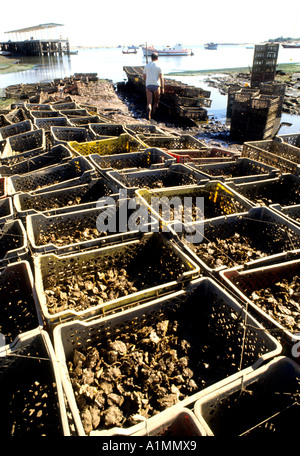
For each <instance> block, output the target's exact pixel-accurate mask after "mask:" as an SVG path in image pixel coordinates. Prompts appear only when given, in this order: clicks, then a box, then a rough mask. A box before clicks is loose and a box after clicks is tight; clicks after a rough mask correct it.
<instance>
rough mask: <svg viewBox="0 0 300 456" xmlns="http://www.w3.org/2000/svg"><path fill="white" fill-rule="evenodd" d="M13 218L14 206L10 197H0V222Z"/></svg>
mask: <svg viewBox="0 0 300 456" xmlns="http://www.w3.org/2000/svg"><path fill="white" fill-rule="evenodd" d="M13 218H14V207H13V201H12V198H11V197H9V196H8V197H6V198H2V199H0V223H3V222H4V221H6V220H12V219H13Z"/></svg>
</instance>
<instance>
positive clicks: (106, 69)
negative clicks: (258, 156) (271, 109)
mask: <svg viewBox="0 0 300 456" xmlns="http://www.w3.org/2000/svg"><path fill="white" fill-rule="evenodd" d="M186 47H190V48H192V50H193V52H194V55H193V56H187V57H173V56H172V57H160V59H159V62H160V65H161V67H162V70H163V73H164V74H165V75H166V76H167V77H169V78H173V79H176V80H180V81H182V82H185V83H187V84H190V85H194V86H196V87H202V88H203V89H206V90H209V91H210V92H211V99H212V105H211V108H209V109H208V115H209V116H210V117H214V118H215V119H217V120H219V121H220V122H222V123H223V122H225V117H226V106H227V96H224V95H221V94H220V93H219V91H218V90H217V89H215V88H212V87H208V86H207V85H206V84H205V83H204V80H205V79H206V76H205V75H203V74H195V75H184V72H196V71H201V70H208V69H220V68H236V67H247V66H248V67H249V68H250V67H251V65H252V61H253V53H254V49H247V48H246V46H245V45H219V46H218V49H217V50H205V49H204V48H203V46H186ZM22 62H23V63H30V64H34V65H35V67H34V68H33V69H31V70H27V71H21V72H17V73H9V74H3V75H0V90H1V88H2V89H3V88H5V87H7V86H9V85H13V84H20V83H24V84H28V83H34V82H41V81H52V80H53V79H55V78H64V77H66V76H71V75H72V74H74V73H97V74H98V76H99V77H100V78H103V79H109V80H111V81H112V82H113V83H117V82H120V81H126V74H125V73H124V71H123V67H124V66H141V65H145V63H146V58H145V57H144V56H143V54H142V51H141V49H139V50H138V52H137V54H122V49H121V48H99V49H79V51H78V55H70V56H63V57H59V56H57V57H53V56H52V57H24V58H22ZM277 62H278V63H297V62H300V49H284V48H281V47H280V48H279V55H278V60H277ZM174 72H176V73H181V72H182V75H178V74H177V75H176V76H171V75H168V74H169V73H174ZM299 72H300V63H299ZM281 120H282V122H290V123H292V126H291V127H286V126H283V127H281V129H280V134H285V133H291V134H292V133H297V132H300V116H294V115H288V114H283V115H282V118H281Z"/></svg>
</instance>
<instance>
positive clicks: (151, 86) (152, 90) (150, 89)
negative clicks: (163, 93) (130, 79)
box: [146, 85, 159, 93]
mask: <svg viewBox="0 0 300 456" xmlns="http://www.w3.org/2000/svg"><path fill="white" fill-rule="evenodd" d="M146 89H147V90H149V92H152V93H154V92H156V91H157V90H158V89H159V86H157V85H147V86H146Z"/></svg>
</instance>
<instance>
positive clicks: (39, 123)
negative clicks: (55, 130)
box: [34, 115, 71, 131]
mask: <svg viewBox="0 0 300 456" xmlns="http://www.w3.org/2000/svg"><path fill="white" fill-rule="evenodd" d="M34 125H35V126H36V128H38V129H43V130H44V131H50V128H51V127H54V126H57V127H68V126H71V124H70V122H69V119H68V118H67V117H65V116H62V115H61V116H59V117H40V118H35V119H34Z"/></svg>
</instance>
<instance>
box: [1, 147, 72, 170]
mask: <svg viewBox="0 0 300 456" xmlns="http://www.w3.org/2000/svg"><path fill="white" fill-rule="evenodd" d="M71 158H72V154H71V152H70V150H69V149H68V148H67V147H65V146H63V145H62V144H60V145H57V146H54V147H52V148H51V149H50V150H48V151H47V152H43V153H40V154H38V155H36V156H34V157H31V158H28V159H27V160H22V161H19V162H18V163H15V164H14V165H13V164H12V165H2V166H0V176H5V177H8V176H14V175H17V174H19V175H20V174H27V173H31V172H34V171H36V170H38V169H41V168H45V167H48V166H53V165H59V164H62V163H64V162H66V161H69V160H70V159H71Z"/></svg>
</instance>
